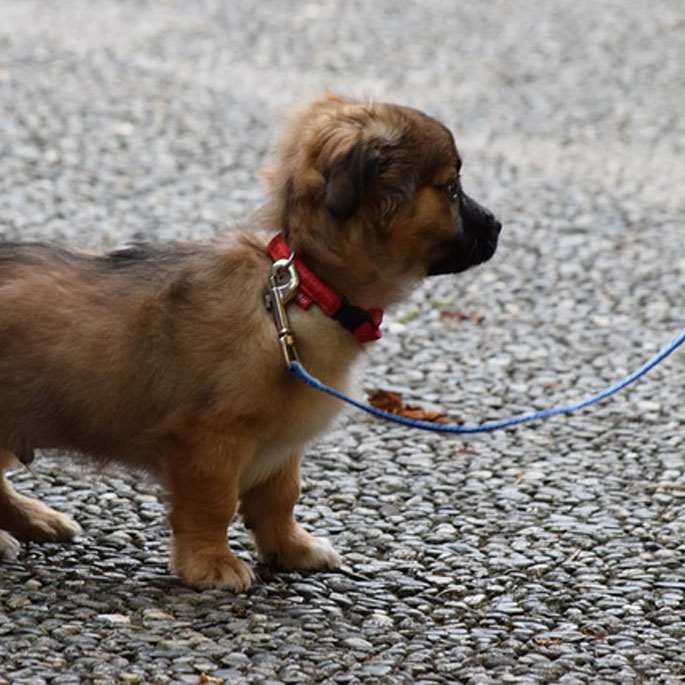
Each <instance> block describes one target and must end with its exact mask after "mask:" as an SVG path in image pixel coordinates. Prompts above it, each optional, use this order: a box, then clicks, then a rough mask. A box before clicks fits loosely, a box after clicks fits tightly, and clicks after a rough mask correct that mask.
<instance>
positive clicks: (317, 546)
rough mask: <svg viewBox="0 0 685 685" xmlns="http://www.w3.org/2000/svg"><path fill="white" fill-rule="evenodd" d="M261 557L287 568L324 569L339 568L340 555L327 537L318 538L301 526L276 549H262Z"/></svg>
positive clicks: (293, 569)
mask: <svg viewBox="0 0 685 685" xmlns="http://www.w3.org/2000/svg"><path fill="white" fill-rule="evenodd" d="M260 559H261V560H262V561H263V562H265V563H267V564H270V565H274V566H278V567H279V568H283V569H286V570H291V571H295V570H301V571H324V570H331V569H334V568H338V567H339V566H340V563H341V559H340V555H339V554H338V553H337V552H336V551H335V550H334V549H333V546H332V545H331V543H330V542H328V540H326V538H316V537H314V536H313V535H310V534H309V533H306V532H305V531H304V530H302V528H300V527H299V526H298V527H297V528H296V530H295V531H294V532H293V533H291V534H290V535H288V536H287V537H286V538H285V539H283V540H279V541H278V546H277V548H276V549H271V550H266V549H264V550H260Z"/></svg>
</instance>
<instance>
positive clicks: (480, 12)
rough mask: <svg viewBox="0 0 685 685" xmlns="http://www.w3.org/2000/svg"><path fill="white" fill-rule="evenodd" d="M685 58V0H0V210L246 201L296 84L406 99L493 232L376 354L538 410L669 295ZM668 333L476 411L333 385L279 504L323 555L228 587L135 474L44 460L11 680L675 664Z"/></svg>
mask: <svg viewBox="0 0 685 685" xmlns="http://www.w3.org/2000/svg"><path fill="white" fill-rule="evenodd" d="M683 64H685V9H684V7H683V4H682V1H681V0H652V1H651V2H649V3H644V2H624V1H623V0H606V1H604V2H601V3H600V2H595V1H594V0H574V2H564V3H560V2H555V3H551V2H546V1H545V0H507V1H506V2H504V0H501V1H499V2H498V1H495V0H491V1H488V2H479V3H455V2H448V1H447V0H426V1H425V2H420V3H419V2H407V1H406V0H399V1H397V0H394V1H392V2H391V1H390V0H379V1H378V2H373V3H370V2H363V1H362V0H347V1H346V2H344V3H343V2H335V1H334V0H312V1H311V2H294V1H292V0H269V1H268V2H262V3H257V2H237V1H234V0H206V1H203V2H197V3H183V2H177V1H174V0H166V1H162V0H160V2H145V1H144V0H112V1H111V2H107V3H102V2H101V3H92V2H88V0H63V1H62V2H59V3H44V2H42V0H2V2H1V3H0V237H1V238H5V239H17V238H22V239H30V238H48V239H55V240H59V241H63V242H66V243H69V244H71V245H76V246H80V247H84V248H97V249H102V248H109V247H112V246H115V245H117V244H119V243H121V242H123V241H125V240H127V239H129V238H131V237H132V236H146V237H149V238H152V239H165V238H179V237H180V238H187V239H194V238H198V237H201V236H206V235H209V234H211V233H213V232H215V231H216V230H218V229H219V228H220V227H221V226H222V225H224V224H225V222H227V221H230V220H236V219H239V218H240V217H244V216H245V215H246V214H247V213H248V212H249V211H250V210H251V209H253V208H254V207H256V206H257V205H258V203H259V198H260V194H261V192H262V187H261V185H260V182H259V181H258V175H257V170H258V168H259V167H260V166H261V165H262V163H263V161H264V157H265V154H266V152H267V150H268V148H269V145H270V143H271V141H272V140H273V138H274V134H275V131H276V128H277V126H278V122H279V119H280V118H281V117H282V114H283V112H284V110H286V109H287V107H288V106H290V105H292V104H294V103H297V102H299V101H301V100H302V99H303V98H306V97H309V96H311V95H313V94H318V93H321V92H322V91H323V90H325V89H329V90H332V91H336V92H343V93H347V94H350V95H356V96H363V97H373V98H377V99H391V100H394V101H398V102H402V103H407V104H411V105H414V106H417V107H420V108H422V109H425V110H427V111H429V112H431V113H433V114H435V115H437V116H438V117H440V118H442V119H443V120H444V121H445V122H446V123H447V124H448V125H449V126H451V127H452V128H453V130H454V131H455V133H456V135H457V137H458V139H459V142H460V146H461V149H462V151H463V153H464V156H465V159H466V162H465V167H464V174H463V176H464V183H465V186H466V188H467V190H468V191H471V192H472V193H473V194H474V196H475V197H477V198H480V199H481V200H483V201H484V202H486V203H487V204H488V205H490V206H491V207H492V208H493V209H495V210H496V211H497V213H498V214H499V215H500V217H501V218H502V220H503V222H504V224H505V229H504V233H503V235H502V242H501V249H500V250H499V253H498V255H497V256H496V258H495V259H494V260H493V261H492V262H491V263H490V264H488V265H486V266H484V267H483V268H481V269H479V270H478V271H475V272H473V273H470V274H468V275H465V276H462V277H458V278H457V277H445V278H441V279H437V280H432V281H430V282H428V283H426V284H425V285H424V286H423V287H421V288H420V289H419V290H417V291H416V292H415V293H414V295H413V296H412V298H411V300H410V301H409V302H408V303H405V304H404V305H403V306H402V307H400V308H399V309H397V310H396V311H395V312H393V313H392V314H391V316H390V321H389V325H388V326H387V327H386V333H385V337H384V338H383V340H382V341H381V342H380V343H379V344H378V345H376V346H375V347H374V348H373V350H372V351H371V352H370V356H371V365H370V369H369V372H368V374H367V376H366V380H365V384H366V386H367V387H368V388H374V387H383V388H391V389H392V388H395V389H401V390H403V391H404V392H405V393H406V395H407V396H408V397H409V398H411V399H414V400H416V401H420V402H421V403H423V404H424V405H426V406H432V405H435V406H440V407H444V408H446V409H447V410H448V411H450V412H451V413H453V414H458V415H460V416H463V417H465V418H468V419H474V420H476V419H481V418H488V417H498V416H502V415H508V414H510V413H512V412H518V411H521V410H524V409H528V408H538V407H546V406H548V405H549V404H550V403H557V402H560V401H566V400H572V399H577V398H579V397H581V396H584V395H586V394H588V393H590V392H591V391H594V390H596V389H598V388H599V387H601V386H603V385H605V384H606V383H608V382H610V381H613V380H615V379H617V378H619V377H621V376H622V375H623V374H625V373H626V372H628V371H630V370H632V368H634V367H636V366H637V365H638V364H639V363H641V362H642V360H643V359H645V358H646V357H648V356H649V355H651V354H653V353H654V352H655V351H656V350H657V349H658V348H659V347H660V346H661V345H663V344H664V343H666V342H667V341H668V340H669V339H671V337H672V336H673V335H675V334H676V333H677V332H678V331H679V330H680V329H681V328H682V327H683V325H684V324H683V322H684V321H685V316H684V314H685V307H684V302H683V300H684V298H683V293H684V292H685V194H684V192H683V188H685V162H684V160H685V156H684V155H685V123H684V117H683V112H684V111H685V100H684V93H685V70H683ZM453 309H459V310H461V311H463V312H466V313H467V314H477V315H480V316H482V317H484V319H483V320H482V321H480V322H479V321H477V320H473V321H464V322H456V321H455V320H454V318H450V317H449V316H445V315H444V314H442V312H443V311H445V310H453ZM476 318H478V317H476ZM684 362H685V357H684V356H683V353H682V352H679V353H677V354H676V355H675V356H674V357H673V358H671V359H670V360H669V361H668V362H667V363H666V364H665V365H663V366H662V367H660V368H658V369H657V370H655V371H654V372H653V373H652V374H651V375H650V376H649V377H648V378H647V379H646V380H644V381H643V382H641V383H640V384H639V385H638V386H637V387H635V388H634V389H633V390H631V391H630V392H627V393H624V394H623V395H621V396H620V397H619V398H617V399H615V400H613V401H609V402H606V403H604V404H603V405H601V406H600V407H598V408H597V409H594V410H592V411H586V412H583V413H581V414H579V415H576V416H574V417H573V418H568V419H555V420H552V421H550V422H548V423H546V424H544V425H539V426H537V427H531V428H522V429H519V430H515V431H508V432H504V433H498V434H493V435H488V436H485V437H473V438H469V439H461V438H445V437H437V436H432V435H426V434H422V433H417V432H411V431H408V430H405V429H402V428H395V427H389V426H387V425H381V424H379V423H376V422H374V421H373V420H372V419H367V418H365V417H364V416H362V415H360V414H357V413H351V414H347V415H346V416H345V418H344V419H343V420H341V421H340V422H339V424H338V425H337V427H336V428H335V430H334V431H333V432H331V433H330V434H328V435H327V436H326V437H324V438H323V439H322V440H321V441H320V442H319V443H318V444H316V445H315V446H313V447H312V449H311V451H310V452H311V453H310V455H309V458H308V460H307V461H306V465H305V469H304V477H305V480H306V485H305V490H304V494H303V497H302V501H301V505H300V507H299V515H300V517H301V519H302V520H303V522H304V524H305V525H306V526H307V527H308V528H309V529H310V530H312V531H315V532H318V533H324V534H325V535H327V536H328V537H329V538H331V539H332V540H333V541H334V543H335V544H336V546H337V548H338V549H339V550H340V551H341V552H342V553H343V555H344V558H345V563H344V566H343V568H342V569H341V570H340V571H338V572H331V573H320V574H316V575H300V574H297V573H290V574H287V573H273V572H270V571H269V570H267V569H265V568H258V569H257V570H258V574H259V582H258V583H257V584H256V586H255V587H254V588H253V589H252V590H251V591H250V592H249V593H248V594H245V595H240V596H237V597H235V596H232V595H231V594H229V593H226V592H219V591H212V592H203V593H199V592H194V591H192V590H190V589H188V588H187V587H184V586H183V585H182V584H180V583H179V582H178V581H177V580H176V579H175V578H174V576H173V575H172V574H171V573H170V572H169V570H168V567H167V542H168V531H167V526H166V524H165V521H164V508H163V505H162V504H161V503H160V501H159V499H158V497H157V495H158V491H157V488H156V486H155V485H154V483H150V482H145V481H143V480H141V479H140V477H139V476H137V475H135V474H126V473H122V472H121V471H117V470H116V469H112V470H110V471H108V472H106V473H105V474H104V475H96V474H95V473H93V472H92V471H91V470H86V471H85V472H84V471H83V469H82V468H81V467H79V466H76V465H70V466H68V467H64V466H60V467H59V468H57V462H55V461H54V460H53V459H52V458H50V456H45V457H43V458H40V459H39V460H38V463H37V469H38V471H39V473H40V479H39V480H37V479H35V478H33V477H32V476H30V475H29V474H28V473H17V474H16V476H15V482H16V483H17V485H18V487H20V488H21V489H22V490H24V491H26V492H33V493H39V494H40V495H41V496H42V497H43V498H44V499H45V500H46V501H48V502H49V503H50V504H52V505H54V506H55V507H57V508H60V509H62V510H64V511H67V512H69V513H71V514H72V515H73V516H74V517H75V518H76V519H77V520H78V521H79V522H80V523H81V525H82V526H83V528H84V531H85V532H84V535H83V537H81V538H80V539H79V540H78V541H77V542H76V543H75V544H73V545H70V546H66V545H38V544H31V545H26V546H24V547H23V550H22V552H21V554H20V556H19V558H18V560H17V561H16V562H13V563H8V564H4V565H2V566H0V683H4V682H5V681H7V682H9V683H22V684H24V683H44V682H48V683H54V684H55V685H57V684H59V685H66V684H68V683H87V682H92V683H111V682H126V683H143V682H145V683H188V684H190V683H198V682H200V680H201V677H202V674H203V673H204V674H206V675H207V676H210V677H212V678H215V679H217V681H216V682H218V681H219V680H220V679H223V680H224V681H225V682H227V683H240V682H262V683H278V682H284V683H304V682H321V681H325V682H337V683H357V682H364V683H401V682H417V683H439V682H464V683H507V682H516V683H546V682H552V681H554V682H559V683H567V684H571V683H585V682H601V683H639V682H654V683H681V682H683V681H685V649H684V648H683V644H685V643H684V640H685V603H684V594H685V564H684V561H685V467H684V463H683V458H684V456H685V450H684V446H683V444H684V436H683V432H684V428H685V406H684V405H683V387H684V386H685V363H684ZM230 538H231V543H232V545H233V546H234V547H235V548H236V549H237V550H238V553H239V554H240V555H241V556H243V557H244V558H250V557H251V556H252V552H253V550H252V548H251V543H250V541H249V537H248V535H247V534H246V533H245V531H244V530H243V529H242V528H241V527H240V526H238V525H236V526H234V527H232V529H231V530H230ZM212 682H215V681H212Z"/></svg>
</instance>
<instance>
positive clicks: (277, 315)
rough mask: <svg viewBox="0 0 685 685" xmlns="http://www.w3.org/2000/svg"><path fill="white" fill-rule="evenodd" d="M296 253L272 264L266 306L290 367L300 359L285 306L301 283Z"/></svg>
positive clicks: (287, 364)
mask: <svg viewBox="0 0 685 685" xmlns="http://www.w3.org/2000/svg"><path fill="white" fill-rule="evenodd" d="M294 259H295V253H294V252H293V253H291V255H290V257H288V259H277V260H276V261H275V262H274V263H273V264H272V265H271V273H270V274H269V292H268V293H267V294H266V308H267V309H269V310H270V311H271V314H272V316H273V317H274V323H275V324H276V330H277V331H278V342H279V343H280V345H281V351H282V352H283V358H284V359H285V363H286V366H287V367H288V368H290V364H291V362H294V361H298V357H297V350H296V349H295V338H294V336H293V331H292V329H291V328H290V322H289V320H288V315H287V313H286V310H285V306H286V305H287V304H288V302H290V300H292V299H293V298H294V297H295V294H296V293H297V289H298V287H299V285H300V277H299V276H298V275H297V269H296V268H295V265H294V263H293V261H294Z"/></svg>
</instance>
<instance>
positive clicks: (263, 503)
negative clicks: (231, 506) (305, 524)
mask: <svg viewBox="0 0 685 685" xmlns="http://www.w3.org/2000/svg"><path fill="white" fill-rule="evenodd" d="M300 461H301V455H300V454H299V453H294V454H292V455H291V456H290V457H289V458H288V459H287V461H286V462H285V463H284V464H283V466H281V467H280V468H279V469H278V470H277V471H275V472H274V473H272V474H271V476H269V478H267V479H266V480H265V481H263V482H262V483H260V484H259V485H256V486H255V487H253V488H251V489H250V490H247V491H246V492H244V493H242V494H241V496H240V513H241V514H242V516H243V520H244V522H245V525H246V526H247V527H248V528H250V529H251V530H252V533H253V534H254V537H255V541H256V543H257V549H258V551H259V558H260V559H261V560H262V561H263V562H265V563H268V564H273V565H276V566H279V567H281V568H285V569H311V570H314V569H332V568H337V567H338V566H340V556H339V555H338V553H337V552H336V551H335V550H334V549H333V547H331V544H330V543H329V542H328V540H326V539H323V538H316V537H314V536H313V535H310V534H309V533H307V532H305V531H304V530H303V529H302V528H301V527H300V525H299V524H298V523H297V521H295V518H294V516H293V509H294V507H295V503H296V502H297V498H298V497H299V496H300Z"/></svg>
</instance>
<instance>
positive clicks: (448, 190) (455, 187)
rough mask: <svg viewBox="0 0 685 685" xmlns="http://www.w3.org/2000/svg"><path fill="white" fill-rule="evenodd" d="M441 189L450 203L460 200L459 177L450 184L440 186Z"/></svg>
mask: <svg viewBox="0 0 685 685" xmlns="http://www.w3.org/2000/svg"><path fill="white" fill-rule="evenodd" d="M440 189H441V190H442V191H443V192H444V193H445V195H447V197H448V198H449V200H450V202H456V201H457V200H458V199H459V191H460V183H459V176H457V177H456V178H453V179H452V180H451V181H450V182H449V183H445V185H443V186H440Z"/></svg>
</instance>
